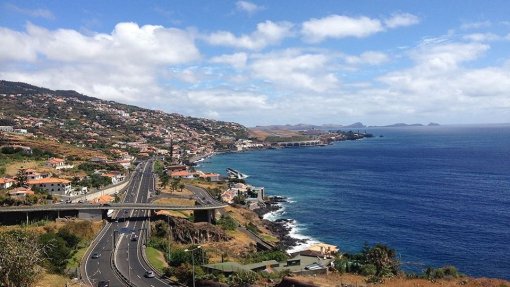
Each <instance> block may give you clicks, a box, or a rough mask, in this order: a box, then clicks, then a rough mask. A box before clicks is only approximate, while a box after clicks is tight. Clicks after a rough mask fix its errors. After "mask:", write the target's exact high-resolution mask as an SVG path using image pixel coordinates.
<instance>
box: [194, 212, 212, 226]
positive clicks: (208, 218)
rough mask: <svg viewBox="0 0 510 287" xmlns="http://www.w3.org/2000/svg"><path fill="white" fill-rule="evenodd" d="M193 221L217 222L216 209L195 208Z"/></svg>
mask: <svg viewBox="0 0 510 287" xmlns="http://www.w3.org/2000/svg"><path fill="white" fill-rule="evenodd" d="M193 221H194V222H209V223H214V222H216V210H215V209H209V210H194V211H193Z"/></svg>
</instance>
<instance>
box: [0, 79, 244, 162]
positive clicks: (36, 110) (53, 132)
mask: <svg viewBox="0 0 510 287" xmlns="http://www.w3.org/2000/svg"><path fill="white" fill-rule="evenodd" d="M0 107H1V108H0V126H2V125H4V126H5V125H7V126H10V125H12V126H13V127H14V128H16V129H21V130H20V131H19V132H20V133H25V132H26V133H28V134H33V135H35V136H37V137H43V138H46V139H49V140H55V141H59V142H63V143H67V144H71V145H75V146H80V147H89V148H95V149H107V148H119V147H121V148H122V147H124V148H127V149H130V151H131V152H132V151H133V149H134V150H136V151H137V152H142V153H150V152H155V151H157V150H161V149H167V150H168V149H169V148H170V146H171V143H172V144H173V149H174V152H176V153H177V154H183V155H193V154H203V153H208V152H211V151H213V150H215V149H223V148H228V147H229V145H230V144H231V143H233V142H234V141H235V140H236V139H239V138H246V137H247V135H248V130H247V129H246V128H245V127H244V126H242V125H239V124H237V123H231V122H222V121H214V120H208V119H201V118H193V117H186V116H183V115H179V114H175V113H172V114H168V113H165V112H162V111H155V110H149V109H144V108H140V107H136V106H131V105H125V104H121V103H117V102H113V101H105V100H100V99H97V98H93V97H90V96H86V95H82V94H80V93H78V92H76V91H62V90H55V91H54V90H50V89H47V88H41V87H36V86H32V85H29V84H26V83H18V82H9V81H0ZM25 130H26V131H25Z"/></svg>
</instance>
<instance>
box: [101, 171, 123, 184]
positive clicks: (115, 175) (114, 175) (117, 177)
mask: <svg viewBox="0 0 510 287" xmlns="http://www.w3.org/2000/svg"><path fill="white" fill-rule="evenodd" d="M103 176H106V177H109V178H110V179H111V181H112V184H117V183H119V182H121V181H124V179H125V178H126V177H125V176H124V175H123V174H122V173H120V172H109V173H104V174H103Z"/></svg>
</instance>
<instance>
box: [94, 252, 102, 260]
mask: <svg viewBox="0 0 510 287" xmlns="http://www.w3.org/2000/svg"><path fill="white" fill-rule="evenodd" d="M99 257H101V253H94V254H92V258H93V259H97V258H99Z"/></svg>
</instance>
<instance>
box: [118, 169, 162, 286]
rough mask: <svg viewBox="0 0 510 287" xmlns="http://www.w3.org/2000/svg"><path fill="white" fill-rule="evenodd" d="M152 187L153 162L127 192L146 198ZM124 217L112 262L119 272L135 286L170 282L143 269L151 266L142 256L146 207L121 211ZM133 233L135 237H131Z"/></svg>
mask: <svg viewBox="0 0 510 287" xmlns="http://www.w3.org/2000/svg"><path fill="white" fill-rule="evenodd" d="M153 191H154V175H153V173H152V164H148V165H147V166H146V167H145V169H144V170H143V172H142V174H141V176H140V180H139V186H138V187H137V189H136V190H134V191H131V192H130V193H128V194H127V196H126V198H129V200H130V201H132V202H148V197H149V194H150V193H151V192H153ZM121 213H124V216H125V217H127V219H128V220H127V221H125V222H121V223H119V224H120V225H121V228H120V230H119V231H120V235H119V236H118V238H119V239H118V242H117V246H118V247H117V251H116V252H115V263H116V266H117V267H118V269H119V270H120V272H121V273H122V274H123V275H124V276H125V277H126V278H128V279H129V281H130V282H131V283H132V284H133V285H135V286H151V287H159V286H169V284H168V282H167V281H165V280H163V279H161V278H158V277H157V276H156V277H155V278H146V277H145V276H144V275H145V272H146V271H149V270H151V269H150V267H149V266H147V264H145V261H144V260H143V259H142V252H144V248H145V247H144V243H145V240H146V236H145V235H146V232H147V229H148V228H149V222H148V220H147V217H146V216H147V211H145V210H124V211H121ZM133 236H136V237H137V240H136V241H134V240H132V238H133Z"/></svg>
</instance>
